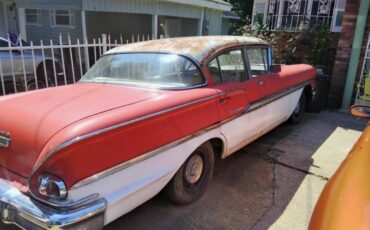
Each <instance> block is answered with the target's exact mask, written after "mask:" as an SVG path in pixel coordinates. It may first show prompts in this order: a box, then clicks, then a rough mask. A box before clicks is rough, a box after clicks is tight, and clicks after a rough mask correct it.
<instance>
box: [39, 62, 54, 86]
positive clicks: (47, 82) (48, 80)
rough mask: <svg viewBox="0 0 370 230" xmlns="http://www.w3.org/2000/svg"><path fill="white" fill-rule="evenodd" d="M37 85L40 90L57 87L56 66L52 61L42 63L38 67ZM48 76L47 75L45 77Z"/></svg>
mask: <svg viewBox="0 0 370 230" xmlns="http://www.w3.org/2000/svg"><path fill="white" fill-rule="evenodd" d="M36 74H37V83H38V88H46V87H52V86H55V85H56V82H55V79H54V66H53V62H52V61H45V66H44V63H43V62H41V63H40V64H39V66H38V67H37V72H36ZM45 74H46V75H45ZM35 85H36V82H35Z"/></svg>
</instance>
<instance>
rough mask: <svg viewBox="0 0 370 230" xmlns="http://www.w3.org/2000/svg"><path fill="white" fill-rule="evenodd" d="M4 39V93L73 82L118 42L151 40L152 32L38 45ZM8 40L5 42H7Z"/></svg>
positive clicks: (0, 73) (0, 50)
mask: <svg viewBox="0 0 370 230" xmlns="http://www.w3.org/2000/svg"><path fill="white" fill-rule="evenodd" d="M10 40H11V39H10V38H9V37H8V39H7V40H5V39H4V40H0V95H7V94H12V93H19V92H25V91H29V90H36V89H41V88H49V87H54V86H60V85H67V84H73V83H75V82H77V81H78V80H79V79H80V78H81V77H82V76H83V74H84V73H85V72H86V71H87V70H88V69H89V68H90V66H91V65H93V64H94V63H95V62H96V60H97V59H99V57H100V56H101V55H102V54H103V53H104V52H106V51H107V50H109V49H112V48H114V47H116V46H120V45H124V44H128V43H134V42H139V41H146V40H150V36H148V35H135V36H134V35H132V37H131V40H123V38H122V36H120V38H119V39H115V40H112V39H111V38H110V36H109V35H104V34H103V35H102V36H101V38H97V39H92V40H91V42H90V43H89V42H87V41H84V42H82V41H80V40H79V39H77V40H76V41H71V39H70V37H69V36H67V43H63V37H62V35H60V36H59V42H58V44H55V43H54V42H53V40H50V41H49V44H47V45H45V41H40V44H38V45H34V44H33V43H32V42H30V43H29V44H27V43H25V42H22V41H21V40H20V41H19V42H17V43H18V45H14V44H12V43H11V42H10ZM4 44H5V45H4Z"/></svg>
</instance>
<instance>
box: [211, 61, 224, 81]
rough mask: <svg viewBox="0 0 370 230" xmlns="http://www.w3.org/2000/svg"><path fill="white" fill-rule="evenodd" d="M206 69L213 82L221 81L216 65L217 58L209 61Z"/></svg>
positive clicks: (218, 68)
mask: <svg viewBox="0 0 370 230" xmlns="http://www.w3.org/2000/svg"><path fill="white" fill-rule="evenodd" d="M208 71H209V73H210V74H211V77H212V80H213V82H214V83H219V82H221V76H220V67H219V66H218V60H217V58H215V59H213V60H212V61H210V62H209V64H208Z"/></svg>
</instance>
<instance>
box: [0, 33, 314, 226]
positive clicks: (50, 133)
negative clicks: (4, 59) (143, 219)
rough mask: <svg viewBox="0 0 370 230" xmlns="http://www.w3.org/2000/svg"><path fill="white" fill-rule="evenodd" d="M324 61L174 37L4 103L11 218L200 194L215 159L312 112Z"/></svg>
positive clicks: (1, 142)
mask: <svg viewBox="0 0 370 230" xmlns="http://www.w3.org/2000/svg"><path fill="white" fill-rule="evenodd" d="M315 75H316V70H315V68H313V67H311V66H309V65H303V64H302V65H290V66H288V65H287V66H280V65H273V64H272V56H271V49H270V47H269V46H268V44H267V43H266V42H264V41H262V40H260V39H257V38H246V37H232V36H230V37H229V36H215V37H213V36H209V37H189V38H175V39H163V40H156V41H147V42H141V43H135V44H130V45H124V46H121V47H117V48H115V49H112V50H110V51H108V52H107V53H106V54H105V55H104V56H103V57H101V58H100V59H99V60H98V62H97V63H96V64H95V65H94V66H93V67H92V68H91V69H90V70H89V71H88V72H87V73H86V74H85V76H84V77H83V78H82V79H81V81H80V82H79V83H77V84H74V85H69V86H62V87H55V88H50V89H43V90H38V91H33V92H26V93H21V94H16V95H12V96H4V97H2V98H0V108H1V109H0V178H1V179H0V211H1V212H0V213H1V218H2V220H3V222H5V223H14V224H16V225H18V226H20V227H23V228H26V229H29V228H35V227H39V228H53V227H54V228H62V229H70V228H85V229H96V228H102V227H103V226H104V225H106V224H108V223H110V222H112V221H113V220H115V219H116V218H118V217H120V216H122V215H123V214H125V213H127V212H129V211H130V210H132V209H134V208H135V207H137V206H139V205H140V204H142V203H144V202H145V201H147V200H148V199H150V198H151V197H153V196H154V195H156V194H157V193H158V192H159V191H161V190H162V189H164V190H165V192H166V194H167V195H168V197H169V198H170V199H171V200H172V201H174V202H176V203H179V204H186V203H190V202H192V201H195V200H197V199H198V198H200V197H201V195H202V194H203V193H204V191H205V188H206V186H207V184H208V182H209V181H210V179H211V177H212V173H213V168H214V160H215V158H225V157H227V156H229V155H230V154H232V153H234V152H235V151H237V150H238V149H240V148H242V147H243V146H245V145H246V144H248V143H250V142H252V141H253V140H255V139H257V138H258V137H260V136H262V135H263V134H265V133H267V132H268V131H270V130H272V129H273V128H274V127H276V126H278V125H279V124H281V123H282V122H284V121H287V120H288V119H290V120H291V121H292V122H298V121H299V120H300V119H301V118H302V113H303V112H304V108H305V104H306V101H308V100H310V99H312V97H313V96H314V91H315V89H314V86H315V83H314V78H315Z"/></svg>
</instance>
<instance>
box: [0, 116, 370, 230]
mask: <svg viewBox="0 0 370 230" xmlns="http://www.w3.org/2000/svg"><path fill="white" fill-rule="evenodd" d="M365 124H366V122H364V121H361V120H358V119H353V118H349V117H348V116H347V115H343V114H339V113H331V112H322V113H320V114H306V116H305V119H304V121H303V122H302V123H300V124H298V125H290V124H286V123H285V124H282V125H281V126H279V127H278V128H276V129H274V130H273V131H271V132H270V133H268V134H266V135H265V136H263V137H261V138H260V139H258V140H256V141H255V142H253V143H251V144H250V145H248V146H246V147H244V148H243V149H241V150H239V151H238V152H237V153H235V154H233V155H231V156H230V157H228V158H226V159H224V160H217V161H216V165H215V172H214V177H213V179H212V181H211V182H210V184H209V186H208V189H207V191H206V194H205V195H204V196H203V197H202V198H201V199H199V200H198V201H196V202H195V203H192V204H190V205H184V206H179V205H175V204H172V203H171V202H170V201H169V200H168V199H167V198H166V197H165V195H164V194H163V193H160V194H158V195H157V196H155V197H154V198H152V199H151V200H149V201H148V202H146V203H144V204H143V205H141V206H139V207H138V208H136V209H135V210H133V211H131V212H130V213H128V214H126V215H124V216H123V217H121V218H119V219H117V220H116V221H114V222H113V223H111V224H109V225H108V226H106V227H105V228H104V229H105V230H111V229H112V230H113V229H171V230H172V229H177V230H180V229H267V228H269V227H270V226H271V225H273V224H274V223H275V222H276V221H277V219H279V218H280V217H281V215H282V213H283V212H284V210H285V209H286V208H287V206H288V204H289V203H290V202H291V200H292V199H293V196H294V195H295V194H296V192H297V190H298V189H299V187H300V186H301V184H302V181H303V180H305V178H306V176H307V175H310V176H312V178H313V179H314V180H317V181H319V182H320V183H326V180H327V178H326V177H325V176H321V175H316V174H315V173H311V172H309V171H310V168H312V167H313V168H315V169H317V170H319V169H320V166H315V165H314V164H313V159H312V158H313V155H314V154H315V153H316V151H317V150H318V149H319V148H320V146H322V145H323V143H324V142H325V141H326V140H327V139H328V138H329V137H330V136H331V135H332V134H333V132H335V131H336V130H337V129H338V127H341V128H342V129H344V130H346V129H348V130H358V131H362V130H363V129H364V126H365ZM309 189H310V188H309ZM310 195H311V193H310V191H308V196H310ZM313 205H314V204H312V203H305V201H302V203H300V204H299V208H300V209H312V206H313ZM307 213H310V212H307ZM307 215H310V214H307ZM307 218H309V216H307V217H306V219H307ZM286 227H287V228H286V229H293V228H291V227H289V226H286ZM305 227H306V226H303V227H302V226H300V228H295V229H304V228H305ZM0 229H9V230H10V229H16V228H15V227H10V226H7V227H5V226H4V225H2V224H0Z"/></svg>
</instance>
